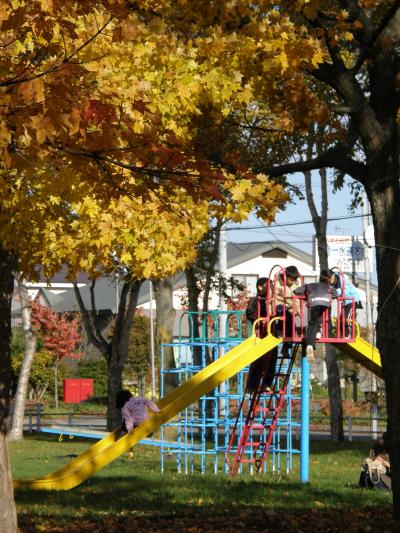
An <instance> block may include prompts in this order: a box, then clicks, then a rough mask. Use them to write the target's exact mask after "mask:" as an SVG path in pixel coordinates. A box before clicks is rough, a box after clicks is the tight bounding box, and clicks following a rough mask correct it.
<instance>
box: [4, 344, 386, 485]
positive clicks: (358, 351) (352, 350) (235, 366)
mask: <svg viewBox="0 0 400 533" xmlns="http://www.w3.org/2000/svg"><path fill="white" fill-rule="evenodd" d="M280 342H282V339H278V338H276V337H274V336H273V335H271V334H270V335H268V336H267V337H266V338H264V339H259V338H257V337H256V336H255V335H252V336H251V337H249V338H248V339H246V340H245V341H244V342H242V343H241V344H239V345H238V346H236V347H235V348H233V349H231V350H230V351H229V352H228V353H226V354H225V355H224V356H223V357H221V358H219V359H217V360H216V361H214V362H213V363H211V364H210V365H208V366H207V367H206V368H204V369H203V370H201V371H200V372H199V373H198V374H196V375H195V376H193V377H192V378H191V379H189V380H188V381H186V382H185V383H183V384H182V385H180V386H179V387H177V388H176V389H174V390H173V391H172V392H170V393H169V394H167V395H166V396H164V398H162V399H161V400H159V401H158V403H157V405H158V407H159V408H160V412H159V413H156V414H154V415H152V416H151V417H150V418H149V419H148V420H146V421H145V422H143V424H141V425H140V426H138V427H137V428H136V429H135V430H134V431H132V432H131V433H129V434H127V435H125V436H123V437H121V438H118V431H114V432H113V433H110V434H109V435H107V437H105V438H104V439H102V440H100V441H98V442H97V443H96V444H94V445H93V446H91V447H90V448H89V449H88V450H86V451H85V452H83V453H82V454H81V455H79V456H78V457H76V458H75V459H74V460H73V461H71V462H70V463H69V464H67V465H65V466H63V467H62V468H60V469H59V470H56V471H55V472H53V473H51V474H48V475H47V476H45V477H43V478H39V479H19V480H15V481H14V487H15V488H16V489H19V488H23V489H46V490H68V489H72V488H73V487H76V486H77V485H80V484H81V483H82V482H83V481H85V480H86V479H88V478H89V477H90V476H92V475H93V474H95V473H96V472H98V471H99V470H101V469H102V468H104V467H105V466H107V465H108V464H110V463H111V462H112V461H114V460H115V459H117V458H118V457H119V456H120V455H122V454H123V453H125V452H127V451H128V450H129V449H130V448H132V446H135V444H137V443H138V442H139V441H141V440H142V439H144V438H145V437H146V436H147V435H149V434H150V433H152V432H154V431H156V430H157V429H158V428H159V427H160V426H161V425H162V424H164V423H165V422H167V421H168V420H170V419H171V418H173V417H174V416H176V415H177V414H178V413H179V412H180V411H182V410H183V409H185V408H186V407H188V406H189V405H191V404H192V403H194V402H196V401H197V400H198V399H199V398H201V397H202V396H203V395H204V394H207V393H208V392H210V391H211V390H212V389H214V388H215V387H217V386H218V385H220V384H221V383H223V382H224V381H226V380H227V379H229V378H231V377H232V376H234V375H235V374H237V373H238V372H240V370H242V369H243V368H244V367H245V366H247V365H249V364H250V363H252V362H253V361H255V360H256V359H258V358H259V357H261V356H262V355H263V354H265V353H267V352H269V351H270V350H272V349H273V348H275V346H277V345H278V344H279V343H280ZM336 346H337V344H336ZM340 349H341V350H342V351H343V352H345V353H346V354H347V355H348V356H349V357H351V358H352V359H354V360H355V361H356V362H357V363H360V364H361V365H363V366H364V367H365V368H367V369H368V370H370V371H371V372H373V373H374V374H375V375H377V376H378V377H382V367H381V360H380V355H379V351H378V350H377V349H376V348H374V347H373V346H371V345H370V344H369V343H368V342H366V341H364V340H363V339H361V337H359V336H357V337H356V338H355V340H354V342H349V343H344V344H341V345H340Z"/></svg>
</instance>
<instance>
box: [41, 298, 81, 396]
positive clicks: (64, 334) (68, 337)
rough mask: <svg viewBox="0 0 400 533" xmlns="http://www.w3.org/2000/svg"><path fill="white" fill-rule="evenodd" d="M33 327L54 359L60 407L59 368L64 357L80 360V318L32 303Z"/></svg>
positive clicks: (56, 392)
mask: <svg viewBox="0 0 400 533" xmlns="http://www.w3.org/2000/svg"><path fill="white" fill-rule="evenodd" d="M32 326H33V328H34V329H37V330H38V331H39V332H40V337H41V340H42V342H43V346H44V348H45V349H46V350H47V351H48V352H49V353H50V354H51V356H52V357H53V366H54V399H55V405H56V407H58V367H59V364H60V362H61V361H62V360H63V359H64V357H70V358H72V359H80V357H81V353H79V352H77V351H76V349H77V346H78V344H79V343H80V341H81V336H80V333H79V328H80V320H79V318H77V317H75V318H70V317H69V316H68V315H67V314H66V313H56V312H55V311H53V310H52V309H51V308H50V307H45V306H43V305H41V304H40V303H39V302H38V301H37V300H34V301H33V302H32Z"/></svg>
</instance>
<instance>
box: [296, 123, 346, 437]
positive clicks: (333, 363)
mask: <svg viewBox="0 0 400 533" xmlns="http://www.w3.org/2000/svg"><path fill="white" fill-rule="evenodd" d="M322 133H323V132H320V135H319V137H318V138H317V139H315V138H314V131H311V132H310V135H309V140H308V150H307V151H308V153H307V158H308V159H310V158H311V157H312V148H313V144H314V142H315V144H316V147H317V153H320V152H321V151H322V147H321V141H320V137H321V134H322ZM319 173H320V183H321V210H320V214H318V210H317V208H316V205H315V201H314V195H313V189H312V183H311V172H310V171H308V172H304V181H305V188H306V198H307V204H308V207H309V209H310V213H311V217H312V220H313V224H314V229H315V238H316V241H317V250H318V258H319V267H320V269H328V246H327V240H326V229H327V222H328V183H327V181H328V180H327V173H326V169H325V168H322V169H320V170H319ZM325 362H326V371H327V375H328V395H329V407H330V430H331V439H332V440H333V441H335V442H342V441H343V440H344V431H343V403H342V390H341V388H340V374H339V367H338V363H337V358H336V348H335V346H333V345H332V344H326V345H325Z"/></svg>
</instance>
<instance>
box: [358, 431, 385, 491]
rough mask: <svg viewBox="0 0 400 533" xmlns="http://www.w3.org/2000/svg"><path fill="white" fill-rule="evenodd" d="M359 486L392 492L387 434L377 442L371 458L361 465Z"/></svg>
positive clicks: (371, 452)
mask: <svg viewBox="0 0 400 533" xmlns="http://www.w3.org/2000/svg"><path fill="white" fill-rule="evenodd" d="M358 485H359V486H360V487H361V488H368V489H375V490H392V474H391V470H390V459H389V445H388V435H387V433H383V435H382V436H381V437H380V438H379V439H378V440H377V442H376V443H375V445H374V446H373V447H372V448H371V449H370V451H369V457H368V458H367V459H365V461H364V462H363V464H362V465H361V473H360V479H359V482H358Z"/></svg>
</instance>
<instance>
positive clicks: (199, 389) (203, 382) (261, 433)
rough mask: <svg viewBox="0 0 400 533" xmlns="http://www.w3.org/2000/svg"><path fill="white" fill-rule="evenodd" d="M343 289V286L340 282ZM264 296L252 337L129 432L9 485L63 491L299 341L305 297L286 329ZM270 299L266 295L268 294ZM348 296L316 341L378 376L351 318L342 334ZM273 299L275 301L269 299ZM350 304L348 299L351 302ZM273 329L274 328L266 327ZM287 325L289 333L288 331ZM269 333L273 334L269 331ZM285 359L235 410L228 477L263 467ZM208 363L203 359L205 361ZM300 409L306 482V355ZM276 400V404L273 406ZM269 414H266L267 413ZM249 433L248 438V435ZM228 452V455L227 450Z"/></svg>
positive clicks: (376, 360) (374, 353) (374, 355)
mask: <svg viewBox="0 0 400 533" xmlns="http://www.w3.org/2000/svg"><path fill="white" fill-rule="evenodd" d="M278 268H279V270H277V271H276V272H275V273H274V272H272V273H271V274H270V280H271V278H272V280H274V279H276V276H278V275H282V276H283V278H284V279H285V271H284V269H282V268H281V267H278ZM342 287H344V285H342ZM268 289H269V290H270V291H269V294H271V295H272V300H270V304H271V305H268V306H267V316H266V317H260V318H259V319H258V320H257V321H256V323H255V324H254V326H253V332H252V335H251V336H249V337H248V338H247V339H245V340H243V341H242V342H240V344H237V345H236V346H234V347H233V348H231V349H230V350H229V351H228V352H227V353H225V354H224V355H222V356H220V357H218V358H216V359H215V360H214V361H212V362H209V364H208V365H207V366H206V367H205V368H204V369H202V370H200V369H199V371H198V372H197V373H196V374H195V375H193V376H191V377H190V376H187V377H188V379H187V380H186V381H184V382H182V383H181V384H180V385H179V386H178V387H176V388H175V389H174V390H172V391H171V392H169V393H168V394H166V395H165V396H164V397H162V398H161V399H160V400H159V401H158V402H157V405H158V407H159V409H160V412H159V413H155V414H153V415H152V416H150V418H148V419H147V420H146V421H145V422H143V423H142V424H140V425H139V426H137V427H136V428H135V429H134V430H133V431H132V432H131V433H128V434H126V435H124V436H123V437H121V438H119V430H116V431H114V432H113V433H110V434H109V435H108V436H107V437H105V438H104V439H102V440H100V441H99V442H97V443H96V444H94V445H93V446H91V447H90V448H89V449H88V450H86V451H85V452H83V453H82V454H81V455H79V456H78V457H76V458H75V459H73V460H72V461H71V462H70V463H69V464H67V465H65V466H64V467H62V468H60V469H59V470H57V471H55V472H53V473H51V474H48V475H47V476H45V477H43V478H39V479H22V480H16V481H15V488H25V489H30V488H33V489H47V490H68V489H71V488H73V487H76V486H77V485H79V484H81V483H82V482H83V481H85V480H86V479H88V478H89V477H90V476H92V475H93V474H95V473H96V472H98V471H99V470H100V469H102V468H104V467H105V466H107V465H108V464H110V463H111V462H112V461H114V460H115V459H117V458H118V457H119V456H120V455H121V454H123V453H125V452H127V451H129V450H130V448H131V447H132V446H134V445H136V444H137V443H138V442H139V441H140V440H142V439H143V438H145V437H146V436H148V435H149V434H150V433H152V432H154V431H156V430H157V429H159V428H160V427H161V426H162V425H163V424H165V423H166V422H168V421H169V420H171V419H173V418H174V417H176V416H178V415H179V413H181V412H183V411H184V410H185V409H187V408H188V407H189V406H191V405H192V404H194V403H195V402H197V401H198V400H199V399H200V398H202V397H203V396H204V395H207V394H209V393H210V391H212V390H214V389H215V388H216V387H219V386H220V385H221V384H222V383H224V382H226V381H228V380H230V379H231V378H233V376H236V375H237V374H238V373H239V372H241V371H242V370H243V369H244V368H246V367H248V366H249V365H250V364H251V363H253V362H254V361H256V360H257V359H259V358H260V357H262V356H263V355H265V354H270V353H271V351H272V350H273V349H275V348H276V347H277V346H278V345H279V344H281V343H282V342H283V341H284V342H290V343H293V344H294V345H296V344H297V345H299V344H300V343H301V342H302V339H303V335H304V326H305V316H304V311H305V300H304V298H301V297H295V298H298V299H299V302H300V304H299V305H300V309H301V312H300V319H299V320H300V322H299V323H297V324H296V323H295V321H293V324H292V327H291V328H288V327H286V326H287V316H286V315H285V313H286V312H285V310H284V312H283V314H282V316H280V317H276V316H274V309H275V310H276V307H275V308H274V290H275V289H274V288H272V290H271V281H269V282H268ZM268 298H271V296H268ZM346 300H348V298H347V297H346V296H345V287H344V291H343V295H342V296H341V297H339V298H338V299H337V301H336V317H334V318H335V329H334V330H332V329H331V328H330V324H329V317H328V315H327V314H326V316H324V317H323V320H322V334H321V338H320V339H319V341H317V342H329V343H332V344H336V343H341V349H342V350H343V351H345V352H346V353H347V354H348V355H349V356H350V357H352V358H354V359H355V360H356V361H357V362H359V363H360V364H362V365H363V366H365V367H366V368H367V369H368V370H370V371H372V372H374V373H375V374H376V375H377V376H378V377H381V376H382V369H381V362H380V356H379V352H378V350H377V349H376V348H374V347H373V346H371V345H370V344H369V343H367V342H365V341H363V340H362V339H361V338H360V336H359V330H358V328H357V326H356V324H355V323H354V322H352V323H351V328H350V334H349V336H347V337H346V335H345V333H346V325H348V324H346V319H345V316H344V309H343V307H344V303H345V301H346ZM275 303H276V302H275ZM353 305H354V302H353ZM277 322H280V323H281V324H282V328H281V331H279V337H277V336H275V334H276V335H278V333H277V331H276V323H277ZM272 328H274V331H272ZM290 329H291V331H289V330H290ZM274 333H275V334H274ZM287 359H288V360H289V359H290V362H289V364H287V365H286V367H284V366H283V364H280V365H279V366H277V368H278V372H277V373H276V376H275V379H274V383H273V385H272V387H271V391H264V390H263V378H264V375H263V374H261V376H260V379H259V383H258V386H257V388H256V390H255V391H254V392H253V393H252V395H251V401H250V407H249V409H247V406H245V404H244V402H242V404H241V409H240V410H239V412H238V414H237V423H236V424H235V426H234V427H235V429H234V431H233V433H231V437H230V441H229V444H228V449H229V454H227V457H226V462H227V465H228V468H229V471H230V473H231V475H235V474H236V473H237V472H238V471H240V470H241V468H242V467H243V464H244V463H248V464H250V465H253V467H254V468H255V469H256V470H257V471H260V470H262V469H263V468H264V465H265V460H266V457H267V455H268V452H269V451H273V447H272V442H273V435H274V432H275V430H276V429H277V428H278V427H279V426H278V420H279V414H280V411H281V408H282V404H283V402H284V398H285V394H286V389H287V387H288V384H289V380H288V378H289V375H290V371H291V368H292V367H291V361H292V359H293V351H290V353H289V354H288V356H287ZM264 361H268V357H264ZM207 362H208V361H207ZM301 366H302V385H303V386H302V413H301V425H302V427H301V431H302V433H301V458H300V469H301V472H302V477H301V479H302V481H307V479H306V476H304V471H305V468H306V466H307V468H308V463H307V465H305V461H306V460H307V461H308V414H309V412H308V394H309V391H308V386H307V385H306V386H305V383H307V384H308V376H309V364H308V363H307V361H306V359H305V358H304V357H303V358H302V365H301ZM265 393H267V394H268V395H269V398H270V399H271V398H272V397H275V398H276V400H277V402H278V403H275V404H274V402H269V403H268V405H267V406H265V405H264V406H263V403H262V402H261V398H262V396H263V395H265ZM279 402H281V404H280V405H279ZM243 409H246V412H247V414H246V418H245V423H244V424H243V425H242V426H241V425H240V424H239V421H240V418H241V417H243V413H244V410H243ZM257 413H259V414H260V416H261V417H262V424H259V423H258V422H257V418H256V416H255V415H256V414H257ZM267 415H270V416H267ZM253 437H254V438H253ZM230 452H232V454H231V453H230ZM230 455H233V456H234V460H233V462H232V461H231V460H230Z"/></svg>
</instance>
